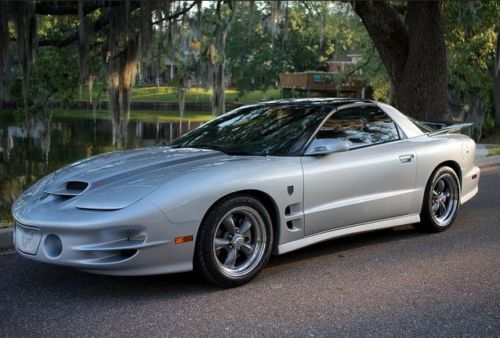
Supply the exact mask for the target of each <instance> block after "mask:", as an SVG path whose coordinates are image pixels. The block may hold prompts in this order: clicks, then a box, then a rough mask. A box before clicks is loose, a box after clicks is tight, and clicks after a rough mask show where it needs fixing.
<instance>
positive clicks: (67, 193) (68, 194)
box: [45, 181, 89, 200]
mask: <svg viewBox="0 0 500 338" xmlns="http://www.w3.org/2000/svg"><path fill="white" fill-rule="evenodd" d="M88 186H89V184H88V183H87V182H81V181H68V182H64V183H62V184H60V185H58V186H56V187H54V188H52V189H48V190H46V191H45V192H46V193H48V194H51V195H55V196H59V197H60V198H62V199H63V200H67V199H70V198H72V197H74V196H78V195H80V194H81V193H83V192H84V191H85V189H87V187H88Z"/></svg>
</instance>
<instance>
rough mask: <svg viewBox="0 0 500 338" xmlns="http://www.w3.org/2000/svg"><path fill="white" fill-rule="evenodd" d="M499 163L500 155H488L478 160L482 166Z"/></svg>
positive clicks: (478, 163)
mask: <svg viewBox="0 0 500 338" xmlns="http://www.w3.org/2000/svg"><path fill="white" fill-rule="evenodd" d="M499 164H500V155H493V156H487V157H483V158H481V159H479V160H476V165H477V166H478V167H480V168H484V167H491V166H493V165H499Z"/></svg>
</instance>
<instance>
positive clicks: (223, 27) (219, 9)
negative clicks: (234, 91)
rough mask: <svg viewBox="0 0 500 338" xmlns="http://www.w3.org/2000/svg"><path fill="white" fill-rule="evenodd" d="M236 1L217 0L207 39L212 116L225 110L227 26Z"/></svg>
mask: <svg viewBox="0 0 500 338" xmlns="http://www.w3.org/2000/svg"><path fill="white" fill-rule="evenodd" d="M235 7H236V1H232V0H229V1H223V0H218V1H217V3H216V5H215V15H214V17H215V18H214V19H215V21H214V22H213V32H212V36H211V37H210V38H209V39H208V44H207V47H206V52H205V53H206V57H207V59H208V61H209V63H210V69H211V72H210V73H211V75H212V79H211V83H212V88H213V91H212V98H211V107H212V114H213V115H222V114H224V112H225V110H226V107H225V106H226V97H225V89H226V85H225V75H226V74H225V71H226V51H225V48H226V38H227V33H228V31H229V26H230V25H231V22H232V21H233V18H234V15H235V11H236V8H235Z"/></svg>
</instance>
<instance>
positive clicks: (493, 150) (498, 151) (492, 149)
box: [486, 144, 500, 156]
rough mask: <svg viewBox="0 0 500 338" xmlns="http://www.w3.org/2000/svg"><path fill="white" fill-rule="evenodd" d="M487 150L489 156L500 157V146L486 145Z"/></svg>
mask: <svg viewBox="0 0 500 338" xmlns="http://www.w3.org/2000/svg"><path fill="white" fill-rule="evenodd" d="M486 149H488V154H489V155H490V156H491V155H500V144H491V145H486Z"/></svg>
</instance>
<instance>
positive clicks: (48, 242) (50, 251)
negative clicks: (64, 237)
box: [44, 234, 62, 258]
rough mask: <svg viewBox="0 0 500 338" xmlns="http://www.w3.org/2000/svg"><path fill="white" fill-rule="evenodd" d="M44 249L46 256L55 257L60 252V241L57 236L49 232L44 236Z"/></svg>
mask: <svg viewBox="0 0 500 338" xmlns="http://www.w3.org/2000/svg"><path fill="white" fill-rule="evenodd" d="M44 251H45V254H46V255H47V257H49V258H57V257H59V256H60V255H61V252H62V242H61V239H60V238H59V236H57V235H54V234H50V235H48V236H47V237H46V238H45V242H44Z"/></svg>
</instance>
